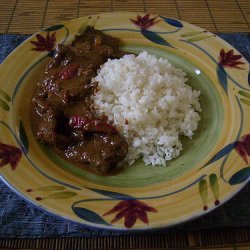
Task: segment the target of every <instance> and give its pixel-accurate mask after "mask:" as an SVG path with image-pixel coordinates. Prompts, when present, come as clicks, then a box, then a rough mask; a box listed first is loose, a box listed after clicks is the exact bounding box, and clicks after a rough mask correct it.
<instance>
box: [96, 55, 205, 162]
mask: <svg viewBox="0 0 250 250" xmlns="http://www.w3.org/2000/svg"><path fill="white" fill-rule="evenodd" d="M93 81H97V82H99V85H98V86H99V91H98V92H97V93H96V95H95V96H94V97H93V98H94V102H95V104H96V105H97V106H98V107H99V110H98V113H99V114H100V115H103V114H105V115H107V116H108V118H109V120H110V121H112V122H113V123H114V125H115V126H116V127H117V128H118V130H119V132H120V133H121V134H123V135H124V137H125V138H126V139H127V141H128V143H129V151H128V154H127V156H126V159H125V160H126V161H127V162H128V163H129V164H132V163H133V162H134V161H135V160H137V159H138V158H140V157H141V158H142V159H143V161H144V162H145V163H146V164H147V165H149V164H150V165H154V166H155V165H164V166H165V165H166V161H169V160H171V159H173V158H175V157H177V156H178V155H179V154H180V152H181V150H182V144H181V141H180V135H185V136H187V137H189V138H192V136H193V133H194V131H195V130H196V129H197V126H198V121H199V120H200V116H199V113H198V112H200V111H201V108H200V104H199V102H198V97H199V95H200V92H199V91H196V90H192V88H191V87H190V86H189V85H187V84H185V82H186V81H187V78H186V74H185V73H184V72H183V71H182V70H181V69H177V68H175V67H174V66H172V65H171V64H170V63H169V62H168V60H166V59H163V58H159V59H158V58H157V57H155V56H154V55H151V54H148V53H147V52H146V51H144V52H142V53H140V54H139V55H138V56H135V55H125V56H124V57H123V58H121V59H114V60H110V59H109V60H108V61H107V62H106V63H105V64H104V65H103V66H102V67H101V69H100V70H99V72H98V75H97V76H96V77H95V78H94V79H93Z"/></svg>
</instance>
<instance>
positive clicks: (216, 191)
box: [209, 174, 219, 200]
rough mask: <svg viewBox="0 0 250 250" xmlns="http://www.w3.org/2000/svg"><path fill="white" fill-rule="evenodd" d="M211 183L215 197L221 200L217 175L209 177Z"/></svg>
mask: <svg viewBox="0 0 250 250" xmlns="http://www.w3.org/2000/svg"><path fill="white" fill-rule="evenodd" d="M209 183H210V187H211V190H212V193H213V195H214V198H215V199H216V200H218V198H219V184H218V178H217V175H216V174H211V175H209Z"/></svg>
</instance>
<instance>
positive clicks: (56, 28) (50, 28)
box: [43, 24, 64, 31]
mask: <svg viewBox="0 0 250 250" xmlns="http://www.w3.org/2000/svg"><path fill="white" fill-rule="evenodd" d="M63 27H64V25H63V24H58V25H53V26H50V27H48V28H46V29H43V31H55V30H59V29H61V28H63Z"/></svg>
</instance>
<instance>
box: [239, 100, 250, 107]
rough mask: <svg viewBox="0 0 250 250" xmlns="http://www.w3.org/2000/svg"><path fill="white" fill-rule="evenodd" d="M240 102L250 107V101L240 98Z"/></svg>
mask: <svg viewBox="0 0 250 250" xmlns="http://www.w3.org/2000/svg"><path fill="white" fill-rule="evenodd" d="M240 101H241V102H242V103H244V104H246V105H248V106H250V100H247V99H243V98H240Z"/></svg>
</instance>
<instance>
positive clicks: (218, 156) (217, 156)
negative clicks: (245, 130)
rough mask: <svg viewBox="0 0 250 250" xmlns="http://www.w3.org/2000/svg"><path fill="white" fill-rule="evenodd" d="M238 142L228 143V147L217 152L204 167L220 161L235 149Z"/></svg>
mask: <svg viewBox="0 0 250 250" xmlns="http://www.w3.org/2000/svg"><path fill="white" fill-rule="evenodd" d="M235 144H236V142H233V143H230V144H228V145H227V146H226V147H224V148H223V149H221V150H220V151H219V152H218V153H217V154H215V155H214V156H213V157H212V158H211V159H210V160H209V161H208V162H207V163H206V164H205V165H204V166H203V167H202V168H204V167H206V166H208V165H210V164H211V163H213V162H215V161H218V160H219V159H221V158H222V157H223V156H225V155H227V154H228V153H229V152H231V151H232V150H233V149H234V146H235Z"/></svg>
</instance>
